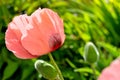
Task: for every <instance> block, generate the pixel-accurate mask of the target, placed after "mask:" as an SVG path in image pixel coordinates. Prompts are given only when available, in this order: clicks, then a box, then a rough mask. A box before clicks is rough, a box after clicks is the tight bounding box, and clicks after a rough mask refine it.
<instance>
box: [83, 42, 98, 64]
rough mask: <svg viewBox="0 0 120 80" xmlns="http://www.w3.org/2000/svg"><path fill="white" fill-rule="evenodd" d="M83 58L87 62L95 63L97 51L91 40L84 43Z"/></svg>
mask: <svg viewBox="0 0 120 80" xmlns="http://www.w3.org/2000/svg"><path fill="white" fill-rule="evenodd" d="M84 59H85V61H87V62H89V63H95V62H96V61H97V60H98V59H99V52H98V50H97V48H96V46H95V45H94V44H93V43H92V42H89V43H87V44H86V45H85V49H84Z"/></svg>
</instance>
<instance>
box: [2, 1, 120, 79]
mask: <svg viewBox="0 0 120 80" xmlns="http://www.w3.org/2000/svg"><path fill="white" fill-rule="evenodd" d="M39 7H41V8H50V9H52V10H54V11H55V12H57V13H58V14H59V15H60V17H61V18H62V19H63V20H64V28H65V34H66V40H65V43H64V45H63V46H62V47H61V48H60V49H58V50H56V51H54V52H53V53H52V55H53V57H54V58H55V60H56V62H57V64H58V66H59V67H60V69H61V71H62V74H63V76H64V78H65V80H94V79H93V72H92V69H91V67H90V65H89V64H88V63H86V62H85V61H84V59H83V54H84V46H85V44H86V43H87V42H88V41H91V42H93V43H94V44H95V45H96V47H97V48H98V50H99V52H100V60H99V61H98V63H96V67H95V68H96V74H97V76H99V75H100V73H101V71H102V70H103V68H105V67H106V66H108V65H109V64H110V63H111V61H113V60H114V59H116V58H117V57H119V53H120V0H0V80H45V79H44V78H39V75H38V73H37V71H36V70H35V69H34V61H35V59H32V60H22V59H18V58H16V57H15V56H14V55H13V54H12V53H11V52H10V51H8V50H7V49H6V46H5V40H4V36H5V31H6V29H7V25H8V23H9V22H10V21H11V20H12V19H13V17H14V16H16V15H20V14H24V13H27V14H28V15H30V14H31V13H32V12H34V11H35V10H36V9H38V8H39ZM38 59H44V60H46V61H49V58H48V56H47V55H45V56H41V57H39V58H38Z"/></svg>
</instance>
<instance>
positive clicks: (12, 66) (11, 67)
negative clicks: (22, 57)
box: [3, 61, 19, 80]
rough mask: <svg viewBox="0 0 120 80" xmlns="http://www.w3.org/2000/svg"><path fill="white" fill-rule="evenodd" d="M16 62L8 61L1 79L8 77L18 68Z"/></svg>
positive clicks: (4, 79)
mask: <svg viewBox="0 0 120 80" xmlns="http://www.w3.org/2000/svg"><path fill="white" fill-rule="evenodd" d="M18 66H19V65H18V63H16V62H12V61H9V62H8V65H7V66H6V68H5V70H4V73H3V80H6V79H8V78H10V77H11V76H12V75H13V74H14V73H15V71H16V70H17V68H18Z"/></svg>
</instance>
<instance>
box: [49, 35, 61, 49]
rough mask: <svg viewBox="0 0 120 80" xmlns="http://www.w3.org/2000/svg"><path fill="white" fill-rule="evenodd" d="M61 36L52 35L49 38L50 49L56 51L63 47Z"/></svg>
mask: <svg viewBox="0 0 120 80" xmlns="http://www.w3.org/2000/svg"><path fill="white" fill-rule="evenodd" d="M61 43H62V41H61V36H60V34H58V33H55V34H52V35H51V36H50V38H49V47H50V48H51V49H52V50H55V49H57V48H59V47H60V46H61Z"/></svg>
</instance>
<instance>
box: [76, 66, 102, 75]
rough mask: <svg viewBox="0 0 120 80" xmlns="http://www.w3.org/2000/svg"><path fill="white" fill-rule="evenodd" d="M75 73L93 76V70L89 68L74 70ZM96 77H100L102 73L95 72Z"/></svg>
mask: <svg viewBox="0 0 120 80" xmlns="http://www.w3.org/2000/svg"><path fill="white" fill-rule="evenodd" d="M74 71H75V72H80V73H91V74H93V70H92V69H91V68H88V67H83V68H78V69H75V70H74ZM95 72H96V75H100V72H99V71H97V70H95Z"/></svg>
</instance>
